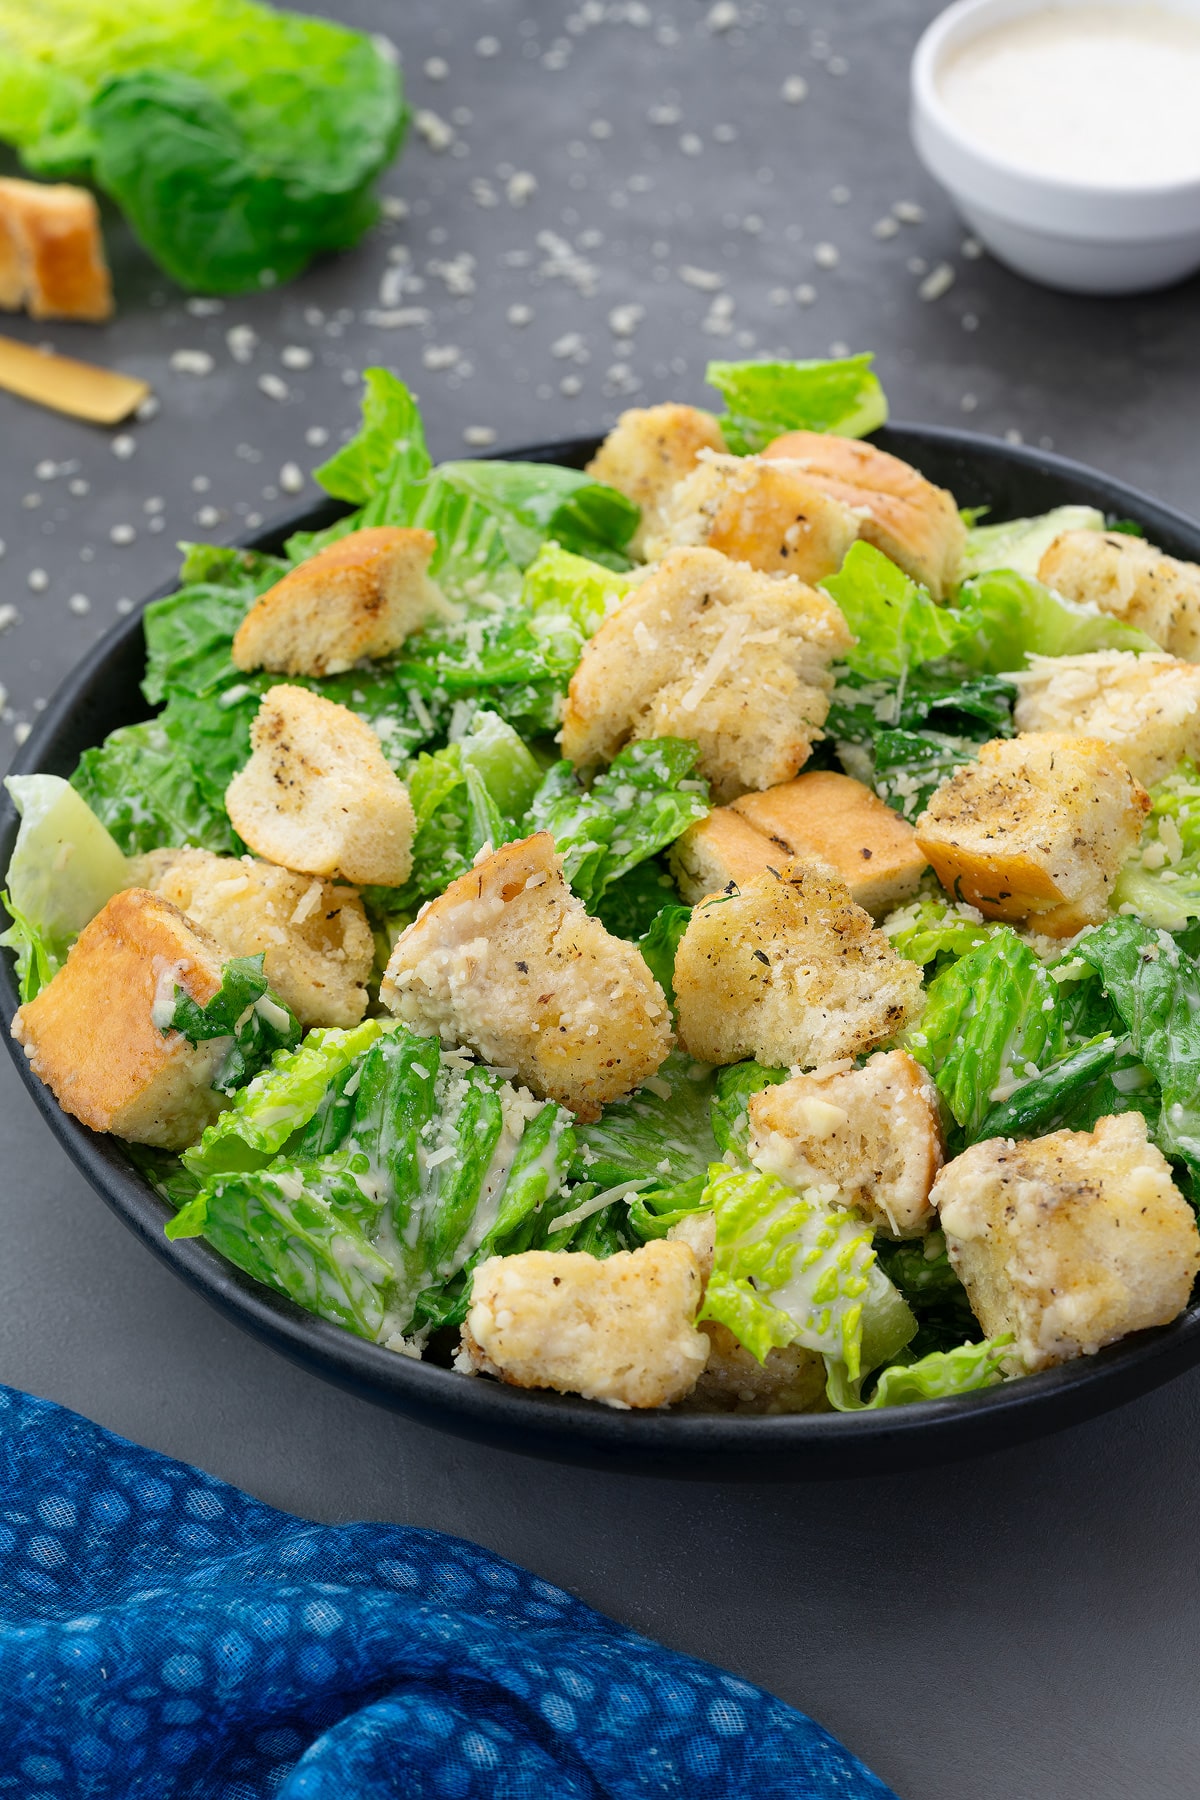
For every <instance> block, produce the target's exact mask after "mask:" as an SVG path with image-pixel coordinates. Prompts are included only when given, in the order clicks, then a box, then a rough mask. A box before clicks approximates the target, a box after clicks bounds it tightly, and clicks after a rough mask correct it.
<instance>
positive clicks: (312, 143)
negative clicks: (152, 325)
mask: <svg viewBox="0 0 1200 1800" xmlns="http://www.w3.org/2000/svg"><path fill="white" fill-rule="evenodd" d="M406 120H407V110H406V108H405V106H404V101H403V90H402V85H401V81H400V74H399V69H398V67H397V66H396V63H395V59H394V58H393V57H391V56H389V55H386V54H385V53H384V50H383V49H382V47H381V46H379V45H378V44H377V43H376V42H375V41H373V40H372V39H371V38H370V37H368V36H367V35H366V34H364V33H360V32H354V31H349V30H347V29H346V28H344V27H343V26H340V25H335V24H333V23H331V22H329V21H327V20H324V19H314V18H307V17H302V16H300V15H299V14H296V13H286V12H277V11H275V10H274V9H272V8H270V7H266V6H260V5H256V4H254V3H253V0H139V3H138V5H137V7H136V8H135V9H132V10H131V8H130V7H129V6H128V5H125V4H123V3H122V0H38V4H37V5H35V6H30V5H28V4H27V3H26V0H0V139H5V140H7V141H8V142H9V143H12V144H14V145H15V146H16V148H17V150H18V151H19V153H20V155H21V157H22V158H23V160H24V162H25V164H26V166H27V167H28V168H29V169H30V170H31V171H32V172H33V173H34V174H36V175H41V176H44V177H48V178H50V179H52V180H54V179H60V180H61V179H64V178H65V179H71V180H80V179H82V180H92V181H94V182H96V184H97V185H99V186H100V187H101V188H102V189H104V190H105V191H106V192H107V193H108V194H109V196H110V197H111V198H112V199H114V200H115V201H116V202H117V204H118V205H119V206H121V207H122V208H123V210H124V211H125V213H126V214H127V216H128V218H129V220H130V223H131V224H132V226H133V228H134V230H135V232H136V233H137V235H138V236H139V237H140V238H141V240H142V242H143V243H144V244H145V245H146V247H147V249H148V250H149V251H150V253H151V255H152V256H154V257H155V259H156V260H157V261H158V262H159V263H160V264H161V266H162V267H163V268H164V269H166V270H167V272H168V273H169V274H171V275H173V276H174V277H175V279H176V280H178V281H180V282H181V283H182V284H183V285H184V286H185V287H193V288H203V289H205V290H207V291H209V292H241V291H244V290H247V289H256V288H261V287H267V286H273V285H275V284H277V283H279V282H282V281H286V280H289V279H290V278H291V277H292V276H293V275H295V274H297V273H298V272H299V270H300V269H302V268H303V267H304V266H305V264H306V263H308V262H309V261H310V260H311V258H312V257H313V256H314V255H316V254H317V253H318V252H321V251H327V250H335V249H341V248H343V247H345V246H346V245H348V244H351V243H354V242H355V241H356V240H357V239H358V238H359V237H360V236H361V235H362V233H363V232H364V231H365V230H366V229H367V227H368V226H369V225H370V224H371V223H372V221H373V220H374V218H375V216H376V210H377V209H376V206H375V203H374V201H373V199H372V195H371V188H372V183H373V181H374V179H375V177H376V176H377V175H378V174H379V173H380V171H381V170H382V169H383V168H385V167H386V165H387V164H388V163H389V162H390V161H391V159H392V157H393V156H394V155H395V153H396V151H397V149H398V148H399V145H400V141H401V139H402V137H403V132H404V126H405V123H406Z"/></svg>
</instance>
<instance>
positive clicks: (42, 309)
mask: <svg viewBox="0 0 1200 1800" xmlns="http://www.w3.org/2000/svg"><path fill="white" fill-rule="evenodd" d="M22 305H23V306H24V307H25V309H26V311H27V312H28V313H29V316H30V318H31V319H85V320H92V321H97V320H101V319H108V318H111V316H112V310H113V297H112V282H111V279H110V277H109V273H108V264H107V262H106V260H105V256H104V240H103V238H102V237H101V235H100V211H99V208H98V207H97V205H96V202H95V200H94V198H93V197H92V195H91V194H89V193H88V191H87V189H86V188H79V187H71V186H69V185H67V184H66V183H64V182H56V183H54V184H52V185H51V184H47V183H44V182H37V181H20V180H17V179H15V178H13V177H3V178H0V307H4V308H5V309H7V310H8V311H14V312H15V311H16V310H17V309H18V308H19V307H20V306H22Z"/></svg>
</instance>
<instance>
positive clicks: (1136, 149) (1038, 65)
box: [937, 4, 1200, 188]
mask: <svg viewBox="0 0 1200 1800" xmlns="http://www.w3.org/2000/svg"><path fill="white" fill-rule="evenodd" d="M937 85H938V92H939V95H940V97H941V100H942V102H943V104H944V105H945V107H946V110H947V111H948V112H949V113H950V115H951V117H952V118H953V119H954V120H955V122H956V123H957V124H958V125H959V126H960V127H961V129H962V130H963V132H964V133H965V134H966V135H968V136H970V137H971V138H973V139H974V140H975V142H976V143H977V144H979V145H980V146H981V147H982V148H983V149H985V150H990V151H992V152H993V153H994V154H996V155H997V156H999V157H1002V158H1003V160H1004V161H1005V162H1008V163H1015V164H1019V165H1021V166H1022V167H1024V168H1027V169H1032V170H1035V171H1036V172H1037V173H1039V174H1042V175H1047V176H1050V177H1052V178H1056V179H1059V180H1063V181H1073V182H1079V183H1081V184H1084V185H1087V186H1090V187H1122V188H1137V187H1159V186H1169V185H1171V184H1173V183H1175V182H1181V181H1190V180H1196V179H1200V107H1198V106H1197V104H1196V98H1197V94H1198V93H1200V18H1198V17H1195V16H1191V17H1189V16H1188V15H1186V14H1183V13H1179V12H1173V11H1169V10H1168V9H1167V8H1166V7H1163V6H1156V5H1153V4H1150V5H1142V4H1132V5H1124V6H1104V5H1096V6H1087V5H1084V6H1061V7H1059V6H1051V7H1046V8H1045V9H1044V10H1042V11H1040V12H1037V13H1033V14H1030V15H1028V16H1026V17H1024V18H1016V19H1011V20H1009V21H1008V22H1006V23H1005V24H1002V25H997V26H995V27H994V28H993V29H992V30H990V31H984V32H981V33H980V34H979V36H978V37H974V38H972V39H970V40H969V42H967V43H966V44H964V45H963V46H962V47H961V48H960V49H958V50H955V51H952V52H951V53H950V54H949V55H948V56H947V58H946V60H945V62H944V63H943V65H942V68H941V70H940V72H939V75H938V84H937Z"/></svg>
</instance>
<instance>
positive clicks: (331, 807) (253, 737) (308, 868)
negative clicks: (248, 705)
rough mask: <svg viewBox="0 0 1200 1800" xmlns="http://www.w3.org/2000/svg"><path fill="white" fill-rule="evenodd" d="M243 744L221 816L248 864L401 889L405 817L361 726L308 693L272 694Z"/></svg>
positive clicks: (407, 860) (406, 863) (408, 854)
mask: <svg viewBox="0 0 1200 1800" xmlns="http://www.w3.org/2000/svg"><path fill="white" fill-rule="evenodd" d="M250 743H251V756H250V761H249V762H248V763H247V764H246V766H245V768H244V769H241V770H240V771H239V772H238V774H236V775H235V776H234V778H233V780H232V781H231V782H230V784H229V786H228V787H227V788H226V790H225V807H226V811H227V812H228V814H229V818H230V822H231V824H232V825H233V829H234V830H235V831H236V832H237V834H238V836H239V837H241V838H243V839H244V840H245V842H246V843H247V844H248V845H249V846H250V848H251V850H253V851H254V852H255V854H256V855H258V856H261V857H264V858H265V859H266V860H267V861H268V862H273V863H282V865H283V867H284V868H285V869H296V870H299V871H300V873H301V874H304V875H322V876H333V875H340V876H343V877H344V878H345V880H347V881H353V882H359V883H366V882H372V883H377V884H378V885H379V886H380V887H400V886H401V885H402V884H403V883H404V882H406V881H407V880H408V877H409V874H410V872H411V870H412V838H413V829H414V823H415V821H414V819H413V809H412V806H411V804H410V802H409V798H408V790H407V788H406V787H405V786H404V784H403V783H402V782H401V781H400V779H399V777H398V776H397V775H396V774H395V773H394V772H393V770H392V769H391V768H389V766H388V764H387V762H386V761H385V760H384V755H383V751H382V750H381V749H380V747H379V739H378V738H377V737H376V736H375V733H374V732H373V731H372V730H371V727H370V726H369V725H366V724H364V723H363V721H362V720H361V719H360V718H358V717H357V716H356V715H355V714H354V713H352V712H351V711H350V710H349V709H348V708H347V707H345V706H338V705H337V704H336V703H335V702H334V701H332V700H326V699H324V698H322V696H321V695H320V694H310V693H309V692H308V690H307V688H298V687H282V686H281V687H273V688H268V690H267V692H266V693H265V694H264V695H263V699H262V705H261V706H260V707H259V709H258V713H257V716H256V717H255V720H254V724H253V725H252V726H251V728H250Z"/></svg>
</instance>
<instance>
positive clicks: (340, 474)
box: [313, 368, 433, 506]
mask: <svg viewBox="0 0 1200 1800" xmlns="http://www.w3.org/2000/svg"><path fill="white" fill-rule="evenodd" d="M363 384H364V385H363V401H362V425H361V426H360V428H359V429H358V431H356V432H355V434H354V436H353V437H352V438H351V439H350V441H349V443H347V444H343V445H342V448H341V449H340V450H337V451H335V452H334V454H333V455H332V456H331V457H330V458H329V460H328V462H324V463H322V464H321V466H320V468H319V469H314V470H313V480H314V481H318V482H320V484H321V486H322V487H323V488H324V489H325V492H326V493H327V494H332V495H333V497H334V499H335V500H349V501H350V502H351V504H352V505H354V506H364V505H365V504H366V502H367V501H368V500H370V498H371V497H372V495H373V494H374V493H375V492H376V490H377V489H378V488H379V487H380V486H381V485H382V483H383V481H384V478H385V477H386V476H388V475H389V474H391V475H392V477H393V479H395V478H401V479H403V480H405V481H423V480H424V479H425V477H426V476H427V475H428V473H429V471H430V469H431V468H432V466H433V464H432V462H431V459H430V455H429V451H428V450H427V449H426V447H425V427H424V425H423V424H422V422H421V413H420V409H419V407H418V406H417V403H416V400H415V399H414V398H413V396H412V394H411V393H410V391H409V389H408V388H407V387H406V386H405V385H404V383H403V382H402V381H401V380H400V379H399V377H398V376H396V375H393V374H392V372H391V370H390V369H379V368H375V369H364V370H363Z"/></svg>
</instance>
